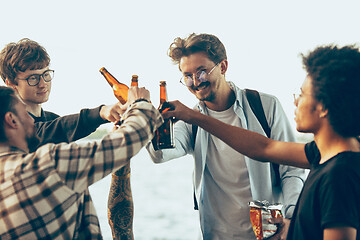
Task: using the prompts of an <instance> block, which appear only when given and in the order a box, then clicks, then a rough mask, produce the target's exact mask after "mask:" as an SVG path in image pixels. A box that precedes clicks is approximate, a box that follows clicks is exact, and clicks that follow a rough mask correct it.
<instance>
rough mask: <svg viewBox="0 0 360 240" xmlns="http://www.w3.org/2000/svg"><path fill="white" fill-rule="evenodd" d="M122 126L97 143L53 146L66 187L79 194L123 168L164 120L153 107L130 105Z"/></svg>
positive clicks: (142, 104)
mask: <svg viewBox="0 0 360 240" xmlns="http://www.w3.org/2000/svg"><path fill="white" fill-rule="evenodd" d="M124 119H125V120H124V122H123V123H122V125H121V126H120V127H119V128H118V129H117V130H115V131H114V132H112V133H109V134H108V135H106V136H105V137H104V138H103V139H102V140H100V141H92V142H85V143H71V144H65V143H62V144H58V145H52V146H53V147H52V149H51V151H50V155H51V158H52V159H54V163H55V169H56V170H57V172H58V175H59V176H60V178H61V179H63V181H64V182H65V184H66V185H67V186H68V187H69V188H71V189H73V190H74V191H77V192H79V193H81V192H83V191H85V190H86V188H87V187H88V186H90V185H91V184H93V183H94V182H96V181H98V180H100V179H102V178H103V177H105V176H106V175H108V174H109V173H111V172H113V171H116V170H118V169H119V168H121V167H123V166H124V165H125V164H126V163H128V161H129V160H130V158H131V157H133V156H134V155H135V154H137V153H138V152H139V151H140V149H141V148H142V147H143V146H144V145H145V144H146V143H147V142H148V141H149V140H150V139H151V138H152V137H153V135H154V131H155V129H157V128H158V127H159V126H160V125H161V124H162V123H163V119H162V117H161V114H160V113H159V111H157V110H156V109H155V108H154V107H153V106H152V104H150V103H146V102H139V103H136V104H133V105H132V106H130V107H129V109H128V110H127V111H126V113H125V114H124Z"/></svg>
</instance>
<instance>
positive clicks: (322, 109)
mask: <svg viewBox="0 0 360 240" xmlns="http://www.w3.org/2000/svg"><path fill="white" fill-rule="evenodd" d="M318 110H319V113H320V114H319V117H320V118H325V117H326V116H327V115H328V110H327V109H326V108H325V107H324V106H323V105H322V104H318Z"/></svg>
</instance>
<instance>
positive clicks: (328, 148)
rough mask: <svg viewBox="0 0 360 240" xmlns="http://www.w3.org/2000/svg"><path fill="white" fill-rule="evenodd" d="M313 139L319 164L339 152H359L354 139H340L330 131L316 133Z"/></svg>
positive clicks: (340, 137) (359, 148)
mask: <svg viewBox="0 0 360 240" xmlns="http://www.w3.org/2000/svg"><path fill="white" fill-rule="evenodd" d="M314 139H315V142H316V145H317V146H318V148H319V151H320V154H321V160H320V164H321V163H324V162H326V161H328V160H329V159H330V158H332V157H334V156H336V155H337V154H339V153H341V152H346V151H351V152H359V151H360V144H359V141H358V140H357V138H356V137H342V136H340V135H339V134H337V133H336V132H334V131H333V130H332V129H331V131H322V132H319V133H316V134H315V135H314Z"/></svg>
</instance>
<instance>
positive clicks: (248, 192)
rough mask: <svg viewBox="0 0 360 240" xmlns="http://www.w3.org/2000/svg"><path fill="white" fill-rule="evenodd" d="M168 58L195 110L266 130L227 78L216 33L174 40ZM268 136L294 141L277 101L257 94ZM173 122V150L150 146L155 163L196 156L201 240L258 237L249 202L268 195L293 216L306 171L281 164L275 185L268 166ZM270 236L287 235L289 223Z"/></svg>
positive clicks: (240, 93)
mask: <svg viewBox="0 0 360 240" xmlns="http://www.w3.org/2000/svg"><path fill="white" fill-rule="evenodd" d="M169 56H170V57H171V59H172V60H173V61H174V62H175V63H176V64H178V65H179V69H180V71H181V72H182V74H183V77H182V78H181V82H182V83H183V84H184V85H185V87H186V88H187V89H188V90H189V91H190V92H191V93H193V94H194V95H195V96H196V98H197V99H199V103H198V104H197V105H196V108H197V109H198V110H199V111H200V112H201V113H203V114H206V115H210V116H212V117H214V118H217V119H220V120H221V121H223V122H226V123H228V124H231V125H235V126H239V127H242V128H245V129H249V130H252V131H255V132H258V133H260V134H263V135H266V134H265V132H264V130H263V128H262V126H261V124H260V122H259V121H258V120H257V118H256V116H255V115H254V113H253V111H252V110H251V108H250V106H249V102H248V100H247V98H246V96H245V91H244V90H243V89H239V88H238V87H237V86H235V84H234V83H232V82H227V81H226V80H225V73H226V71H227V68H228V61H227V56H226V51H225V47H224V45H223V44H222V43H221V41H220V40H219V39H218V38H217V37H216V36H214V35H210V34H198V35H197V34H191V35H190V36H189V37H187V38H185V39H182V38H176V39H175V40H174V42H173V43H172V44H171V46H170V49H169ZM260 98H261V101H262V104H263V108H264V112H265V116H266V119H267V122H268V125H269V127H270V128H271V138H272V139H276V140H281V141H294V140H295V139H294V135H293V132H292V130H291V127H290V124H289V122H288V120H287V118H286V116H285V113H284V111H283V109H282V107H281V104H280V102H279V101H278V99H277V98H275V97H274V96H271V95H268V94H265V93H260ZM193 131H194V128H193V127H192V125H189V124H186V123H184V122H182V121H178V122H177V123H176V124H175V146H176V147H175V149H166V150H159V151H155V150H154V149H153V147H152V145H151V144H148V146H147V150H148V152H149V154H150V156H151V158H152V160H153V161H154V162H156V163H160V162H165V161H168V160H171V159H175V158H179V157H181V156H184V155H186V154H192V155H193V156H194V159H195V169H194V187H195V194H194V195H195V196H194V199H195V201H194V202H195V207H196V208H197V207H198V209H199V213H200V225H201V231H202V238H203V239H219V240H220V239H221V240H226V239H256V238H255V235H254V233H253V231H252V226H251V222H250V217H249V206H248V202H249V201H251V200H267V201H269V202H270V203H275V202H281V203H282V204H283V205H284V208H283V213H284V217H285V218H287V219H290V218H291V217H292V213H293V211H294V207H295V204H296V201H297V199H298V196H299V194H300V191H301V189H302V187H303V181H304V178H305V177H306V173H305V171H304V170H302V169H298V168H294V167H288V166H282V165H280V166H279V173H280V174H279V177H278V178H279V181H280V183H279V182H277V177H276V174H275V172H274V169H273V167H272V165H271V164H270V163H261V162H257V161H254V160H252V159H250V158H248V157H245V156H243V155H242V154H240V153H238V152H236V151H235V150H233V149H232V148H231V147H229V146H228V145H227V144H225V143H223V142H222V141H221V140H219V139H218V138H216V137H214V136H212V135H211V134H209V133H208V132H206V131H204V130H203V129H201V128H199V129H198V130H197V133H196V134H195V133H193ZM287 219H285V220H284V225H282V226H281V227H280V229H279V232H278V233H277V234H276V235H275V236H274V237H275V238H276V239H279V238H281V237H282V238H284V239H285V238H286V234H287V229H288V224H289V222H290V221H289V220H287Z"/></svg>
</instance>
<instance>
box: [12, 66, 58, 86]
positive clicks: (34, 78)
mask: <svg viewBox="0 0 360 240" xmlns="http://www.w3.org/2000/svg"><path fill="white" fill-rule="evenodd" d="M54 72H55V71H54V70H46V71H45V72H43V73H42V74H33V75H30V76H29V77H27V78H25V79H21V78H18V80H26V81H27V83H28V84H29V86H36V85H38V84H39V82H40V78H41V77H42V78H43V79H44V81H45V82H50V81H51V80H52V79H53V78H54Z"/></svg>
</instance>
